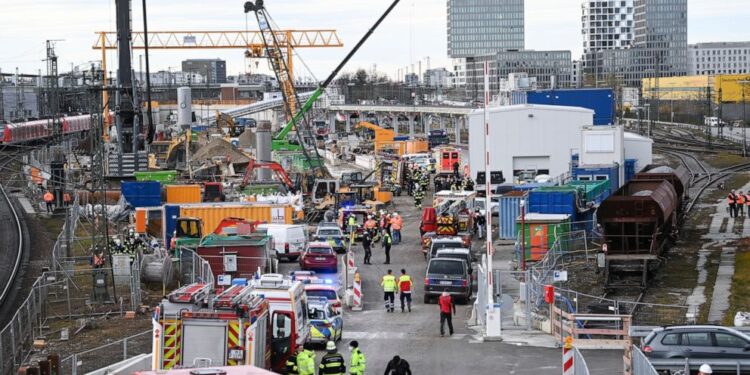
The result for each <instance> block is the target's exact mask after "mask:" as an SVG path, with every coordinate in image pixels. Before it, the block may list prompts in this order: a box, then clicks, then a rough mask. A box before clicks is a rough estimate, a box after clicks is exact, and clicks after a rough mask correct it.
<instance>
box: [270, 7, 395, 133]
mask: <svg viewBox="0 0 750 375" xmlns="http://www.w3.org/2000/svg"><path fill="white" fill-rule="evenodd" d="M399 1H400V0H394V1H393V3H392V4H391V6H389V7H388V9H386V11H385V13H383V14H382V15H381V16H380V18H378V20H377V21H376V22H375V24H374V25H373V26H372V27H371V28H370V29H369V30H367V33H366V34H365V35H364V36H363V37H362V39H360V40H359V42H357V44H356V45H355V46H354V48H352V50H351V51H349V53H348V54H347V55H346V57H344V60H342V61H341V63H339V65H338V66H337V67H336V69H334V70H333V71H332V72H331V74H330V75H328V78H326V80H325V81H323V83H321V84H320V85H319V86H318V88H317V89H315V91H314V92H313V93H312V96H310V98H309V99H307V101H306V102H305V103H304V104H303V105H302V108H300V110H299V111H298V112H297V113H296V114H295V115H294V116H293V117H292V118H291V120H290V121H289V122H288V123H287V124H286V126H285V127H284V129H282V130H281V133H279V135H278V136H277V137H276V139H283V138H281V136H282V135H283V136H284V137H286V135H287V134H289V132H290V131H291V130H292V128H294V126H295V124H296V123H297V122H298V121H300V120H301V119H302V118H303V117H304V116H305V115H306V114H307V113H308V112H309V111H310V110H311V109H312V107H313V104H315V102H316V101H317V100H318V98H320V96H321V95H323V92H324V91H325V89H326V88H327V87H328V85H330V84H331V82H333V80H334V79H335V78H336V76H337V75H338V74H339V72H340V71H341V69H343V68H344V66H345V65H346V64H347V63H348V62H349V60H351V58H352V57H353V56H354V54H355V53H357V51H358V50H359V48H360V47H362V45H363V44H364V43H365V42H366V41H367V39H368V38H370V35H372V33H373V32H374V31H375V30H376V29H377V28H378V26H380V24H381V23H382V22H383V20H385V18H386V17H387V16H388V14H390V13H391V11H392V10H393V8H395V7H396V4H398V3H399Z"/></svg>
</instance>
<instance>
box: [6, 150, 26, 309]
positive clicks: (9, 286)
mask: <svg viewBox="0 0 750 375" xmlns="http://www.w3.org/2000/svg"><path fill="white" fill-rule="evenodd" d="M25 152H26V151H25V150H23V149H22V148H16V147H13V148H11V149H9V148H8V147H7V146H6V147H3V148H2V149H1V150H0V170H2V171H5V170H6V168H7V166H8V164H10V163H11V162H13V161H14V160H15V158H16V157H18V156H19V155H22V154H23V153H25ZM21 223H22V222H21V217H20V215H19V213H18V212H17V211H16V208H15V207H14V205H13V202H12V201H11V199H10V197H9V196H8V193H7V191H6V186H4V184H3V183H1V182H0V235H1V236H2V238H3V241H0V257H2V259H3V260H4V261H3V262H0V288H2V289H0V306H8V305H11V303H6V302H7V300H9V299H11V294H12V293H11V291H12V290H13V288H14V286H15V285H16V277H17V276H18V274H19V272H20V269H21V265H22V262H21V261H22V259H23V258H24V255H25V249H26V247H27V246H26V244H25V243H24V235H23V226H22V224H21ZM3 310H5V309H3ZM3 312H5V311H3Z"/></svg>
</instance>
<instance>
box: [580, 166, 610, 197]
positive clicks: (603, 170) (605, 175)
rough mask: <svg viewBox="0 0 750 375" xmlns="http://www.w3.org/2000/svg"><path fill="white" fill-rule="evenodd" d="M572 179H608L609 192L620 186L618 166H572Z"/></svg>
mask: <svg viewBox="0 0 750 375" xmlns="http://www.w3.org/2000/svg"><path fill="white" fill-rule="evenodd" d="M573 179H574V180H578V181H601V180H609V182H610V184H609V188H610V193H613V192H615V191H617V189H619V188H620V166H619V165H617V164H615V165H611V166H584V167H580V166H579V167H578V168H573Z"/></svg>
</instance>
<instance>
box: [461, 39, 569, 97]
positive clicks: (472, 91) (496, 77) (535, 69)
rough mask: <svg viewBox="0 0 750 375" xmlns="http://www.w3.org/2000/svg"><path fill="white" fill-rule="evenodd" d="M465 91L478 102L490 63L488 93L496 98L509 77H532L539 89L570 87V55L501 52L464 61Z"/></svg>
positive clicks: (558, 52) (562, 52) (559, 52)
mask: <svg viewBox="0 0 750 375" xmlns="http://www.w3.org/2000/svg"><path fill="white" fill-rule="evenodd" d="M466 60H467V62H466V72H467V74H466V75H467V82H466V91H467V94H468V95H469V96H470V97H478V98H481V97H482V96H483V92H484V63H485V62H489V76H490V80H489V81H490V92H491V93H492V94H493V95H494V94H497V93H498V92H499V90H500V88H501V86H502V84H501V80H507V79H508V75H509V74H511V73H527V74H528V76H529V77H535V78H536V82H537V87H538V88H540V89H546V88H552V87H553V81H554V87H556V88H560V87H566V88H567V87H570V86H571V82H572V75H573V65H572V63H571V53H570V51H532V50H526V51H502V52H498V53H495V54H491V55H483V56H476V57H470V58H467V59H466Z"/></svg>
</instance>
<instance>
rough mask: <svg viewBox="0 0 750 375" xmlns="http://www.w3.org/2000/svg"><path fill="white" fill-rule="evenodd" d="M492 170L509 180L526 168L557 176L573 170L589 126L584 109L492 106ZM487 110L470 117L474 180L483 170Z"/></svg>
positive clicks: (589, 114)
mask: <svg viewBox="0 0 750 375" xmlns="http://www.w3.org/2000/svg"><path fill="white" fill-rule="evenodd" d="M489 111H490V126H489V139H490V142H489V144H490V170H491V171H493V172H495V171H502V172H503V177H505V179H506V181H508V182H512V181H513V176H515V175H516V174H517V173H518V172H520V171H524V170H534V171H537V174H547V175H550V176H551V177H553V178H554V177H557V176H560V175H562V174H564V173H568V172H569V170H570V163H571V156H572V155H573V154H576V153H578V152H579V150H580V148H581V128H583V127H584V126H591V125H593V122H594V111H592V110H590V109H586V108H578V107H563V106H547V105H530V104H526V105H513V106H504V107H495V108H490V110H489ZM484 140H485V129H484V110H483V109H482V110H477V111H474V112H472V113H471V114H470V115H469V168H470V170H471V176H472V178H474V179H476V177H477V172H481V171H484V151H485V143H484Z"/></svg>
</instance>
